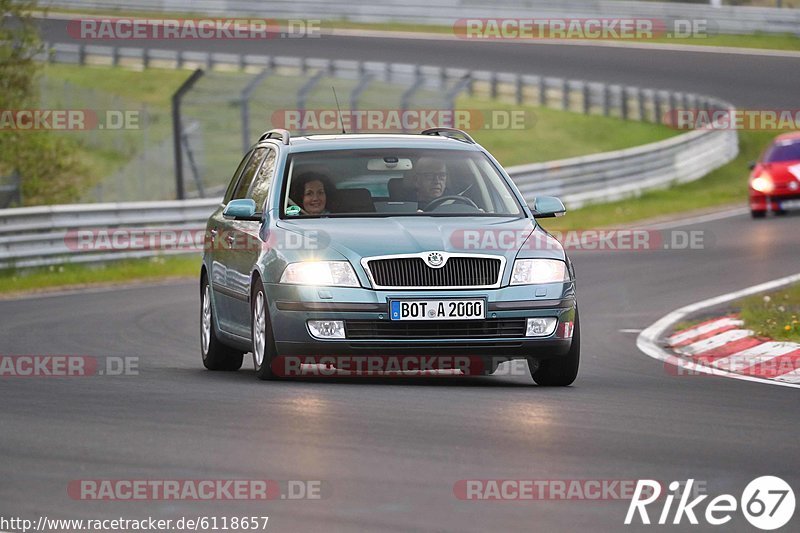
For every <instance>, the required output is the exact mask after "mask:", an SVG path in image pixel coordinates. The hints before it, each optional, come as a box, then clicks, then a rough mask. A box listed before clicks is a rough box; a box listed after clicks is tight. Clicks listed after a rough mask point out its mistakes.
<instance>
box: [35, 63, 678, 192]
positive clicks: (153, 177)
mask: <svg viewBox="0 0 800 533" xmlns="http://www.w3.org/2000/svg"><path fill="white" fill-rule="evenodd" d="M189 74H190V73H189V71H187V70H171V69H157V68H153V69H148V70H145V71H141V72H139V71H133V70H129V69H125V68H120V67H117V68H113V67H108V66H88V67H80V66H75V65H47V66H46V67H45V69H44V76H45V79H46V80H47V83H48V84H49V85H48V87H49V89H48V92H49V96H48V105H50V106H55V107H57V106H58V105H59V104H60V105H64V106H69V105H72V106H75V105H79V106H85V107H90V106H91V105H92V102H88V101H86V98H87V97H86V95H85V94H82V93H81V92H80V90H84V89H85V90H86V91H89V90H91V91H94V93H89V94H97V95H98V97H97V98H98V100H100V99H101V98H100V97H103V98H102V101H103V102H104V103H103V104H97V105H101V106H102V105H106V106H108V105H119V106H122V107H124V108H125V109H138V108H140V107H141V106H142V105H146V106H147V114H148V117H149V119H148V122H147V125H146V128H147V132H146V137H147V146H148V147H149V148H148V150H153V145H154V144H155V145H157V144H158V143H159V142H161V143H162V144H163V143H164V142H169V140H170V136H171V133H172V125H171V116H170V112H171V104H170V97H171V95H172V93H173V92H174V91H175V90H176V89H177V88H178V87H179V86H180V85H181V84H182V83H183V82H184V81H185V80H186V78H187V77H188V76H189ZM252 78H253V75H252V74H247V73H241V72H216V71H215V72H211V73H208V74H207V75H206V76H205V77H204V78H201V79H200V81H199V82H198V84H197V85H196V88H195V89H194V90H193V91H192V92H190V93H189V94H188V95H187V97H186V99H185V101H184V104H183V117H184V122H185V123H186V124H191V123H193V122H198V123H199V124H200V125H201V128H200V130H199V131H201V136H200V139H199V142H200V145H199V146H200V150H199V151H198V152H197V153H196V154H195V155H196V157H198V158H199V159H198V162H199V166H200V171H201V175H202V180H203V185H204V186H205V188H206V189H210V188H214V187H216V188H217V189H221V188H222V187H223V186H224V185H226V184H227V180H228V178H229V176H230V174H231V172H232V169H235V168H236V165H237V164H238V162H239V159H240V157H241V154H242V140H241V119H240V114H241V103H240V102H239V100H238V97H239V96H238V95H239V94H240V93H241V90H242V88H243V87H244V86H245V85H246V84H247V83H248V82H249V81H250V80H251V79H252ZM307 79H308V78H307V77H304V76H300V75H297V74H292V73H286V72H284V73H281V74H278V75H272V76H269V77H268V78H267V79H266V80H265V81H264V82H263V83H262V85H260V86H259V89H258V91H256V92H255V94H254V95H253V99H252V100H251V103H250V111H251V113H250V114H251V132H250V138H251V139H253V140H254V139H255V138H256V136H257V135H258V134H260V133H261V132H263V131H264V130H267V129H270V128H272V127H273V126H275V125H274V124H272V123H271V113H272V112H275V111H280V110H286V109H294V108H296V106H297V103H296V101H295V100H294V94H295V92H296V91H297V90H298V89H299V88H300V87H301V86H302V85H303V84H304V83H305V82H306V80H307ZM64 84H68V86H70V87H77V88H79V89H80V90H79V91H72V92H73V93H74V94H73V96H72V97H71V98H65V100H66V102H65V103H60V102H58V88H60V87H62V86H63V85H64ZM354 84H355V82H354V81H353V80H344V79H338V78H337V79H332V78H326V79H323V80H322V81H321V82H320V83H319V84H318V85H317V86H316V88H315V89H314V90H313V91H312V92H311V93H310V94H309V95H308V100H307V102H306V108H307V109H331V108H332V107H333V106H334V104H333V102H332V96H331V91H330V87H331V85H335V86H336V88H337V90H338V92H339V94H340V95H342V94H344V95H347V94H349V93H350V91H351V90H352V88H353V86H354ZM480 89H481V87H478V89H476V91H478V92H476V96H473V97H462V98H459V99H458V101H457V103H456V106H457V109H459V110H476V111H478V112H480V113H483V115H484V116H488V113H489V112H495V111H496V112H511V111H522V112H523V113H524V115H525V117H526V120H525V121H524V122H523V126H524V128H523V129H477V130H473V131H472V133H473V134H474V136H475V137H476V140H477V141H478V142H480V143H481V144H483V145H484V146H485V147H486V148H487V149H489V150H490V151H491V152H492V153H493V154H494V155H495V156H496V157H498V159H499V160H500V161H501V162H502V163H503V164H504V165H509V166H510V165H517V164H523V163H531V162H539V161H547V160H553V159H562V158H567V157H572V156H578V155H587V154H593V153H598V152H603V151H608V150H616V149H621V148H628V147H632V146H638V145H641V144H645V143H648V142H653V141H657V140H661V139H665V138H667V137H670V136H672V135H676V134H677V133H678V132H677V131H676V130H671V129H669V128H667V127H664V126H658V125H654V124H647V123H640V122H634V121H623V120H621V119H619V118H614V117H603V116H598V115H589V116H587V115H583V114H580V113H574V112H566V111H560V110H553V109H548V108H539V107H534V106H516V105H514V104H510V103H501V102H498V101H493V100H491V99H490V98H489V94H488V91H487V90H484V91H483V92H482V93H481V92H480V91H479V90H480ZM484 89H485V88H484ZM506 89H507V88H506ZM404 90H405V88H404V87H403V86H399V85H390V84H386V83H380V82H374V83H373V84H371V85H370V86H369V87H368V89H367V90H366V91H365V92H364V93H363V94H362V95H361V98H360V100H359V108H361V109H397V108H398V107H399V104H400V101H401V95H402V93H403V92H404ZM54 95H55V96H54ZM107 95H115V97H116V98H117V99H118V100H111V99H109V98H107V97H106V96H107ZM78 96H83V98H84V101H82V102H76V101H75V100H76V98H77V97H78ZM504 96H505V95H504ZM551 96H552V95H551ZM54 100H55V102H54ZM109 102H114V103H112V104H109ZM551 103H552V102H551ZM414 104H415V107H419V108H422V109H441V108H443V107H444V101H443V100H442V98H441V94H438V93H435V92H433V91H431V90H425V91H421V92H420V93H418V94H417V95H416V97H415V100H414ZM344 108H345V109H347V103H344ZM278 126H280V124H278ZM597 131H603V132H604V134H603V135H597V133H596V132H597ZM102 133H103V132H81V133H80V134H76V133H64V134H63V135H64V136H67V137H68V138H69V137H70V136H72V137H71V140H74V141H75V151H76V153H77V154H79V157H80V158H81V160H82V161H83V162H84V163H85V164H86V165H87V167H88V168H89V170H90V175H91V176H92V177H93V178H94V179H93V180H92V181H93V182H101V183H103V187H104V188H103V191H104V196H103V200H104V201H124V200H130V199H131V194H138V195H141V194H143V193H144V194H146V195H147V196H146V197H141V198H140V197H139V196H137V198H138V199H142V200H157V199H168V198H171V197H172V194H174V192H173V188H174V184H173V183H172V179H171V176H172V172H173V171H172V159H171V158H168V159H164V158H154V157H150V159H149V160H150V161H151V163H150V165H151V166H148V167H146V171H141V170H139V167H136V168H137V171H136V172H130V170H131V169H128V170H126V171H125V173H124V176H125V178H124V180H122V181H121V179H120V178H119V176H118V175H116V173H117V172H118V171H119V169H121V168H124V166H125V165H126V163H127V162H128V161H129V160H130V159H131V157H132V156H133V154H132V153H131V150H130V149H128V150H127V151H122V152H120V151H118V150H115V149H114V146H115V143H114V142H113V140H112V139H108V138H106V137H103V138H99V139H98V138H95V141H97V140H102V141H111V142H106V144H109V147H108V148H106V147H105V145H103V146H102V147H101V148H97V147H96V146H95V147H93V145H91V144H90V143H89V144H87V143H83V142H79V139H85V136H86V135H92V134H95V135H96V134H102ZM78 135H83V136H84V137H79V136H78ZM114 135H124V136H125V139H128V140H130V141H131V143H132V144H133V146H139V144H141V143H142V142H143V140H142V138H143V136H144V135H145V132H144V131H142V130H136V131H125V132H115V133H114ZM136 136H138V137H136ZM136 143H139V144H136ZM154 164H155V165H157V167H154V166H152V165H154ZM112 175H113V176H117V177H116V179H115V180H112V181H113V182H110V181H103V178H105V177H107V176H112ZM186 179H187V180H188V182H189V185H190V186H193V180H192V179H191V177H190V176H187V178H186Z"/></svg>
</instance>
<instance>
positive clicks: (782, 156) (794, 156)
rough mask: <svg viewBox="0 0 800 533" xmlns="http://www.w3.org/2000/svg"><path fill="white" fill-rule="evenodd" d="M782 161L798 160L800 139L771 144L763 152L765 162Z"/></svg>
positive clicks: (799, 157)
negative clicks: (764, 152)
mask: <svg viewBox="0 0 800 533" xmlns="http://www.w3.org/2000/svg"><path fill="white" fill-rule="evenodd" d="M784 161H800V141H787V142H783V143H780V144H773V145H772V146H770V147H769V149H768V150H767V153H766V154H764V162H765V163H781V162H784Z"/></svg>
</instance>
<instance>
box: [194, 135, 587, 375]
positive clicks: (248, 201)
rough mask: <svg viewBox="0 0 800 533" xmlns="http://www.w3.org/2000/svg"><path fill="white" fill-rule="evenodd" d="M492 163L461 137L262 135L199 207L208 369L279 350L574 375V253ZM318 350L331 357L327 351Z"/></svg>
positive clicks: (544, 202) (550, 204)
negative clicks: (441, 360)
mask: <svg viewBox="0 0 800 533" xmlns="http://www.w3.org/2000/svg"><path fill="white" fill-rule="evenodd" d="M564 212H565V208H564V205H563V204H562V203H561V201H559V200H558V199H557V198H552V197H539V198H536V199H535V201H534V202H533V204H532V205H531V206H528V205H526V203H525V201H524V199H523V197H522V195H521V194H520V192H519V191H518V190H517V188H516V187H515V186H514V183H513V182H512V180H511V179H510V178H509V176H508V174H507V173H506V172H505V171H504V170H503V168H502V167H501V166H500V164H499V163H498V162H497V161H496V160H495V159H494V158H493V157H492V156H491V155H490V154H489V153H488V152H487V151H486V150H485V149H484V148H482V147H481V146H480V145H478V144H476V143H475V141H474V140H473V139H472V138H471V137H470V136H469V135H468V134H466V133H464V132H462V131H459V130H453V129H449V128H435V129H431V130H426V131H423V132H422V133H421V134H413V135H412V134H337V135H311V136H303V137H292V136H291V135H290V133H289V132H287V131H285V130H272V131H269V132H267V133H265V134H264V135H263V136H261V138H260V139H259V141H258V143H256V145H255V146H253V147H252V148H251V150H250V151H249V152H248V153H247V155H246V156H245V157H244V159H243V160H242V162H241V164H240V165H239V167H238V169H237V170H236V172H235V173H234V175H233V178H232V179H231V182H230V185H229V186H228V189H227V191H226V193H225V196H224V198H223V201H222V203H221V204H220V206H219V208H218V209H217V210H216V211H215V212H214V214H213V215H212V216H211V217H210V218H209V220H208V225H207V229H206V231H207V232H206V241H207V242H206V252H205V255H204V257H203V265H202V271H201V275H200V280H201V281H200V285H201V348H202V357H203V363H204V365H205V367H206V368H208V369H211V370H238V369H239V368H240V367H241V365H242V360H243V356H244V354H245V353H247V352H252V354H253V361H254V365H255V369H256V375H257V376H258V377H259V378H261V379H272V378H275V377H284V376H285V375H286V374H285V373H284V372H283V370H282V369H281V368H279V367H280V366H281V365H280V364H278V362H279V361H284V360H285V358H287V357H312V358H320V357H325V356H330V357H333V359H328V360H327V361H328V363H327V364H328V365H329V366H331V365H332V366H336V364H337V363H336V362H335V361H337V359H335V358H336V357H342V358H346V357H350V358H361V359H364V358H366V359H368V358H386V357H417V356H419V357H421V356H437V357H465V358H468V360H469V361H480V362H481V365H473V366H472V367H470V368H469V369H465V368H464V367H460V370H462V371H464V373H468V374H491V373H492V372H494V371H495V370H496V369H497V365H498V364H500V363H501V362H504V361H509V360H512V359H525V360H527V361H528V367H529V369H530V373H531V377H532V378H533V380H534V381H535V382H536V383H537V384H539V385H560V386H564V385H569V384H571V383H572V382H573V381H574V380H575V378H576V376H577V373H578V364H579V359H580V325H579V321H578V307H577V300H576V295H575V276H574V270H573V267H572V264H571V262H570V260H569V258H568V257H567V255H566V254H565V252H564V249H563V247H562V246H561V245H560V244H559V243H558V241H556V240H555V239H554V238H553V237H552V236H550V235H549V234H548V233H547V232H546V231H545V230H544V229H543V228H542V227H541V226H540V225H539V224H537V221H536V219H537V218H542V217H552V216H559V215H562V214H564ZM330 361H334V362H333V363H330Z"/></svg>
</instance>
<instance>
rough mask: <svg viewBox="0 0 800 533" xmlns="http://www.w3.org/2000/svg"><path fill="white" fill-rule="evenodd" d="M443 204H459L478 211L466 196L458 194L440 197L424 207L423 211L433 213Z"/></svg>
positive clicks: (476, 206)
mask: <svg viewBox="0 0 800 533" xmlns="http://www.w3.org/2000/svg"><path fill="white" fill-rule="evenodd" d="M445 202H459V203H462V204H466V205H470V206H472V207H474V208H475V209H477V210H480V208H479V207H478V205H477V204H476V203H475V202H473V201H472V200H471V199H469V198H467V197H466V196H461V195H458V194H453V195H450V196H440V197H439V198H436V199H434V200H431V201H430V203H429V204H428V205H426V206H425V208H424V209H423V211H434V210H435V209H436V208H437V207H439V206H440V205H442V204H444V203H445Z"/></svg>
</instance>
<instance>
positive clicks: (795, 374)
mask: <svg viewBox="0 0 800 533" xmlns="http://www.w3.org/2000/svg"><path fill="white" fill-rule="evenodd" d="M773 379H775V380H776V381H781V382H784V383H791V384H795V383H796V384H798V386H800V368H798V369H796V370H792V371H791V372H787V373H785V374H781V375H780V376H775V378H773Z"/></svg>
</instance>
